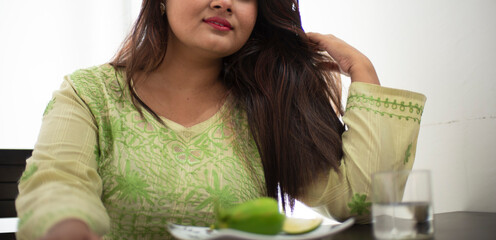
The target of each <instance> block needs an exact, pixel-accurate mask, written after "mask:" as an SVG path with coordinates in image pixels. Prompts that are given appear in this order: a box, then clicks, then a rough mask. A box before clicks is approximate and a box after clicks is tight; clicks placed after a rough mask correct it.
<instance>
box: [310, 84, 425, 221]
mask: <svg viewBox="0 0 496 240" xmlns="http://www.w3.org/2000/svg"><path fill="white" fill-rule="evenodd" d="M425 100H426V98H425V96H424V95H422V94H419V93H414V92H409V91H404V90H398V89H392V88H386V87H381V86H378V85H373V84H367V83H352V84H351V86H350V89H349V94H348V101H347V106H346V112H345V115H344V117H343V121H344V123H345V125H346V127H347V131H346V132H345V133H344V134H343V136H342V139H343V151H344V156H343V159H342V162H341V166H340V171H341V175H338V174H337V173H336V172H335V171H331V172H330V173H329V175H328V176H324V177H322V179H321V180H320V181H319V183H318V184H316V185H315V186H311V187H310V188H309V189H310V190H309V194H308V195H307V196H306V198H305V199H303V201H304V202H305V203H307V204H308V205H310V206H312V207H315V210H317V211H318V212H321V213H323V214H325V215H331V216H332V217H334V218H336V219H338V220H344V219H346V218H349V217H354V218H355V219H356V220H357V222H359V223H368V222H370V221H371V218H370V212H371V210H370V207H371V203H370V202H371V198H370V196H371V175H372V174H373V173H374V172H378V171H385V170H403V169H405V170H406V169H411V168H412V166H413V162H414V159H415V151H416V147H417V138H418V133H419V129H420V122H421V116H422V112H423V109H424V103H425Z"/></svg>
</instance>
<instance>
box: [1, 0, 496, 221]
mask: <svg viewBox="0 0 496 240" xmlns="http://www.w3.org/2000/svg"><path fill="white" fill-rule="evenodd" d="M139 5H140V1H139V0H72V1H66V0H45V1H35V0H24V1H15V0H1V1H0V83H1V85H0V113H1V117H0V148H33V146H34V143H35V141H36V137H37V134H38V131H39V127H40V124H41V116H42V114H43V111H44V108H45V106H46V104H47V103H48V101H49V100H50V98H51V94H52V92H53V91H54V90H56V89H57V88H58V87H59V85H60V84H61V83H62V78H63V76H64V75H66V74H69V73H71V72H73V71H74V70H76V69H78V68H84V67H89V66H93V65H98V64H101V63H105V62H107V61H109V60H110V59H111V57H112V56H113V55H114V53H115V52H116V50H117V49H118V46H119V45H120V43H121V42H122V40H123V38H124V36H125V35H126V34H127V32H128V30H129V28H130V26H131V24H132V22H133V21H134V18H135V17H136V15H137V12H138V11H139ZM300 9H301V15H302V19H303V20H302V21H303V26H304V28H305V30H306V31H317V32H321V33H332V34H334V35H336V36H338V37H340V38H342V39H343V40H345V41H347V42H348V43H350V44H351V45H353V46H355V47H356V48H357V49H359V50H360V51H362V52H363V53H365V54H366V55H367V56H368V57H369V58H370V59H371V60H372V62H373V63H374V65H375V67H376V70H377V72H378V74H379V78H380V80H381V83H382V85H383V86H388V87H393V88H401V89H408V90H411V91H416V92H421V93H423V94H425V95H426V96H427V104H426V106H425V111H424V116H423V120H422V123H421V130H420V137H419V140H418V141H419V143H418V148H417V157H416V162H415V165H414V168H415V169H430V170H431V171H432V178H433V191H434V203H435V206H434V208H435V212H449V211H491V212H496V204H495V202H496V187H495V185H494V184H495V183H496V167H495V166H494V165H495V163H496V152H495V148H496V94H495V93H496V81H495V80H496V79H495V78H496V77H495V76H496V67H495V66H494V65H495V64H496V61H495V60H494V57H495V55H496V44H495V43H496V15H495V14H494V12H496V1H493V0H472V1H463V0H451V1H449V0H416V1H406V0H374V1H360V0H347V1H337V0H300ZM344 81H345V83H349V79H346V78H345V79H344ZM345 85H346V84H345ZM346 87H347V86H345V91H346ZM305 214H306V212H305Z"/></svg>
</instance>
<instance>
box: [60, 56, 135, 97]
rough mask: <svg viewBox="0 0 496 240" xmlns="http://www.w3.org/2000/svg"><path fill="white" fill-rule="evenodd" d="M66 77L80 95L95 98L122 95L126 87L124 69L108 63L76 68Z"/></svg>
mask: <svg viewBox="0 0 496 240" xmlns="http://www.w3.org/2000/svg"><path fill="white" fill-rule="evenodd" d="M65 78H66V81H69V82H70V84H71V85H72V86H73V87H74V90H75V91H76V92H77V93H78V95H80V96H81V97H83V98H85V97H87V98H92V99H93V100H97V99H98V98H101V97H109V96H110V97H112V96H116V97H120V96H122V94H123V92H124V89H126V87H125V86H126V83H125V78H124V75H123V71H122V70H120V69H116V68H114V67H113V66H112V65H110V64H108V63H107V64H102V65H97V66H93V67H88V68H83V69H79V70H76V71H74V72H73V73H71V74H69V75H67V76H66V77H65Z"/></svg>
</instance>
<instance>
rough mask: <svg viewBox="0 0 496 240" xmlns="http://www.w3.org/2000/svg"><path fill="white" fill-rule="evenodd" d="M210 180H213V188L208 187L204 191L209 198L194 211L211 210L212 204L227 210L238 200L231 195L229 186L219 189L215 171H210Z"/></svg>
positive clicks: (217, 176)
mask: <svg viewBox="0 0 496 240" xmlns="http://www.w3.org/2000/svg"><path fill="white" fill-rule="evenodd" d="M205 176H208V170H205ZM212 178H213V180H214V185H213V187H211V186H208V187H206V188H205V191H206V192H207V193H208V194H209V197H208V198H206V199H205V200H203V202H201V203H200V204H199V205H198V206H197V207H196V208H195V209H196V210H202V209H205V208H208V209H209V210H212V207H213V206H214V204H218V205H219V206H222V207H223V208H229V207H231V206H232V205H233V203H235V202H237V201H238V199H237V198H236V196H234V195H233V194H232V189H231V188H230V187H229V186H224V187H223V188H221V187H220V181H219V175H218V174H217V172H216V171H215V170H212Z"/></svg>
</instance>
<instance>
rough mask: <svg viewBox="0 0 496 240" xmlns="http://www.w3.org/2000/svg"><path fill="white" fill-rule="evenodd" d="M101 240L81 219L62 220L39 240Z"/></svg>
mask: <svg viewBox="0 0 496 240" xmlns="http://www.w3.org/2000/svg"><path fill="white" fill-rule="evenodd" d="M64 239H74V240H101V239H102V238H101V237H100V236H98V235H96V234H95V233H93V232H91V230H90V228H89V227H88V225H86V223H84V222H83V221H81V220H79V219H67V220H62V221H60V222H59V223H57V224H55V226H53V227H52V228H50V230H48V232H47V234H46V235H45V236H44V237H42V238H41V239H39V240H64Z"/></svg>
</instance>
